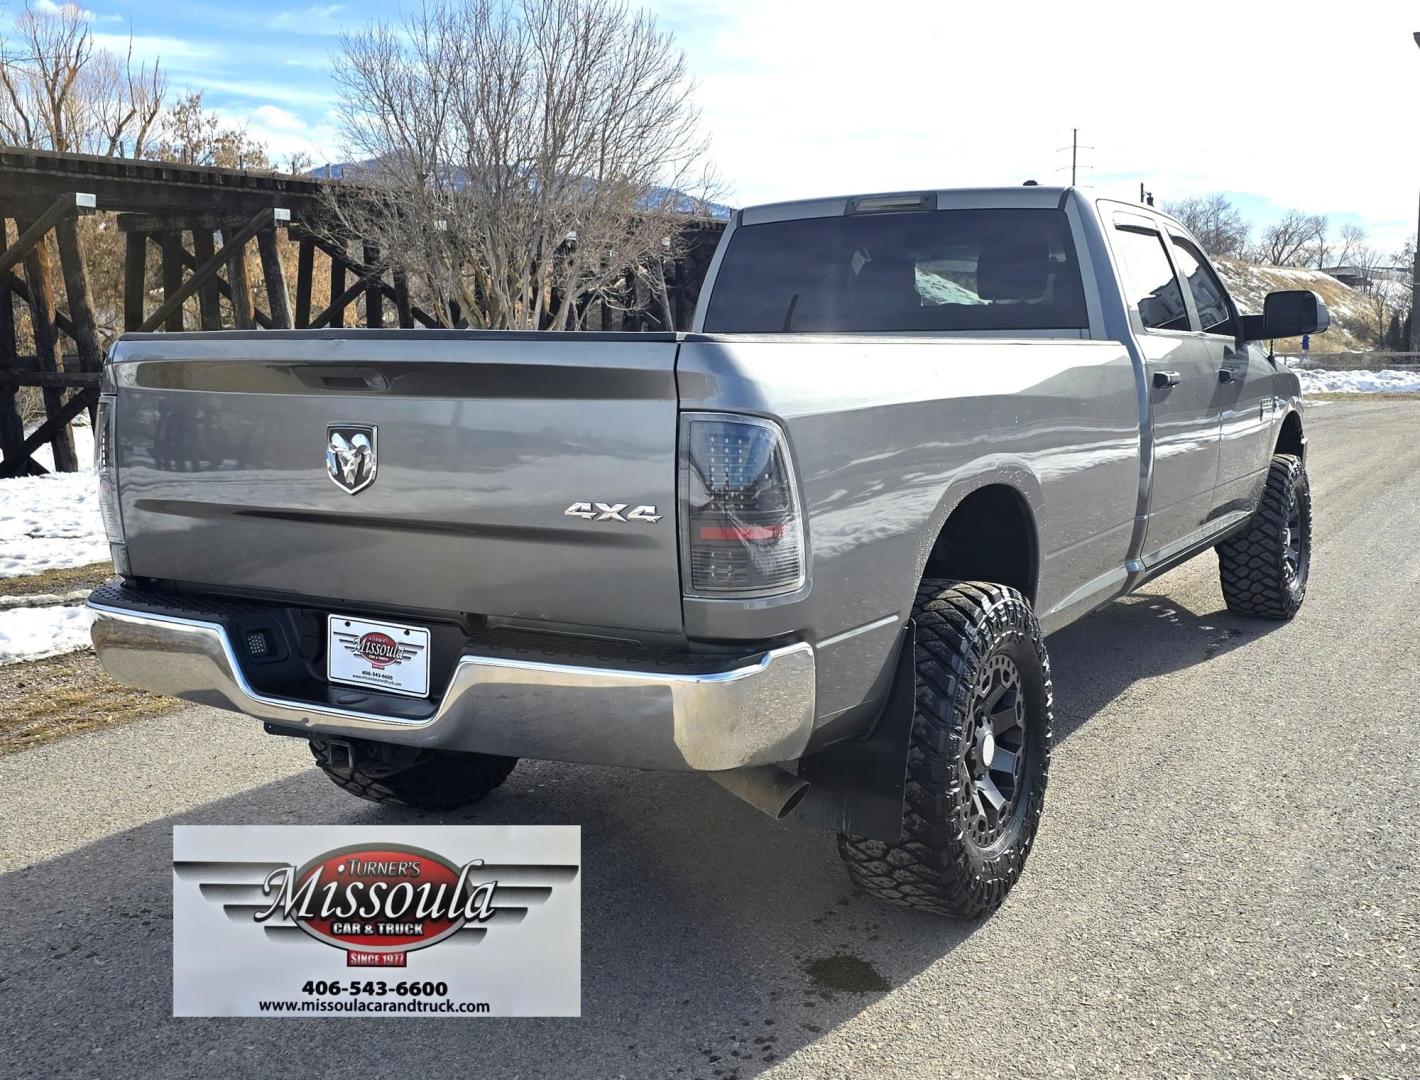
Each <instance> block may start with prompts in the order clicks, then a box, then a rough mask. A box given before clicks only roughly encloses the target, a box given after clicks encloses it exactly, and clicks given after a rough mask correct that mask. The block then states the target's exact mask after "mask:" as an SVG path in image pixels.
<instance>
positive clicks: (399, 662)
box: [325, 615, 429, 697]
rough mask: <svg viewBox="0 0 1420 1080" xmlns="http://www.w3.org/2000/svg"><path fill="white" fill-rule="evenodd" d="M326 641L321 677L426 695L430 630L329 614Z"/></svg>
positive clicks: (413, 695) (334, 681) (409, 693)
mask: <svg viewBox="0 0 1420 1080" xmlns="http://www.w3.org/2000/svg"><path fill="white" fill-rule="evenodd" d="M326 639H327V640H326V649H325V656H326V661H325V672H326V678H328V679H329V680H330V681H331V682H333V683H345V684H347V685H349V686H368V687H373V688H374V689H377V690H387V691H389V692H390V693H391V694H408V695H409V696H410V697H428V696H429V631H428V630H424V629H422V628H420V627H418V626H405V625H403V624H402V623H389V622H370V621H368V620H366V619H347V618H344V617H343V616H340V615H331V616H330V617H329V619H328V622H327V634H326Z"/></svg>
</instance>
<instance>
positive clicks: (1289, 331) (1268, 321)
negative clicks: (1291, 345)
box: [1242, 289, 1331, 341]
mask: <svg viewBox="0 0 1420 1080" xmlns="http://www.w3.org/2000/svg"><path fill="white" fill-rule="evenodd" d="M1330 325H1331V313H1330V312H1328V311H1327V310H1326V304H1325V303H1323V302H1322V299H1321V297H1320V296H1318V295H1317V294H1316V293H1314V292H1312V291H1311V290H1310V289H1286V290H1284V291H1282V292H1270V293H1268V294H1267V300H1266V301H1265V302H1264V303H1263V305H1262V314H1261V315H1244V316H1243V318H1242V339H1243V340H1244V341H1276V340H1277V339H1279V338H1294V337H1301V336H1302V335H1303V334H1320V333H1321V332H1322V331H1324V330H1325V329H1326V328H1327V327H1328V326H1330Z"/></svg>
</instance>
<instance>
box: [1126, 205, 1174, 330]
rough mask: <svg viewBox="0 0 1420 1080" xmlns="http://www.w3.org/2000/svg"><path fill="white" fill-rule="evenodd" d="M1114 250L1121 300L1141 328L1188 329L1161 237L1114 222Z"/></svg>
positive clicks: (1148, 231) (1146, 230) (1145, 230)
mask: <svg viewBox="0 0 1420 1080" xmlns="http://www.w3.org/2000/svg"><path fill="white" fill-rule="evenodd" d="M1114 249H1115V254H1116V256H1117V257H1118V259H1119V270H1120V278H1121V284H1122V285H1123V286H1124V293H1125V297H1124V300H1125V303H1126V304H1129V305H1130V306H1131V307H1133V309H1134V310H1135V311H1136V312H1138V315H1139V321H1140V322H1141V323H1142V324H1143V327H1144V329H1145V330H1189V329H1192V327H1191V326H1190V325H1189V322H1188V308H1187V307H1185V306H1184V303H1183V290H1182V289H1180V288H1179V285H1178V278H1177V277H1175V276H1174V272H1173V266H1172V264H1170V263H1169V257H1168V254H1167V253H1166V252H1165V251H1164V241H1163V237H1161V236H1160V235H1159V234H1158V233H1156V232H1153V231H1152V230H1148V229H1137V228H1133V227H1129V226H1124V225H1116V226H1115V229H1114Z"/></svg>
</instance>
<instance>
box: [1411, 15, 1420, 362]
mask: <svg viewBox="0 0 1420 1080" xmlns="http://www.w3.org/2000/svg"><path fill="white" fill-rule="evenodd" d="M1413 36H1414V38H1415V44H1416V45H1420V30H1417V31H1416V32H1415V34H1414V35H1413ZM1410 351H1411V352H1415V353H1420V215H1417V217H1416V227H1415V259H1414V261H1413V264H1412V265H1411V267H1410Z"/></svg>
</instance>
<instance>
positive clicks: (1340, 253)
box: [1335, 224, 1366, 266]
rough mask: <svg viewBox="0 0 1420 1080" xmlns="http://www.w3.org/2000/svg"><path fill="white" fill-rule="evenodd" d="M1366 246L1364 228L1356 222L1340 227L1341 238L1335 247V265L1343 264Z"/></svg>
mask: <svg viewBox="0 0 1420 1080" xmlns="http://www.w3.org/2000/svg"><path fill="white" fill-rule="evenodd" d="M1365 246H1366V230H1365V229H1363V228H1361V226H1359V225H1356V224H1351V225H1345V226H1343V227H1342V229H1341V239H1340V241H1339V242H1338V247H1337V249H1336V263H1335V265H1336V266H1345V265H1347V263H1348V262H1349V261H1350V260H1351V259H1352V258H1354V257H1355V255H1356V253H1357V252H1358V251H1360V250H1361V249H1362V248H1364V247H1365Z"/></svg>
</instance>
